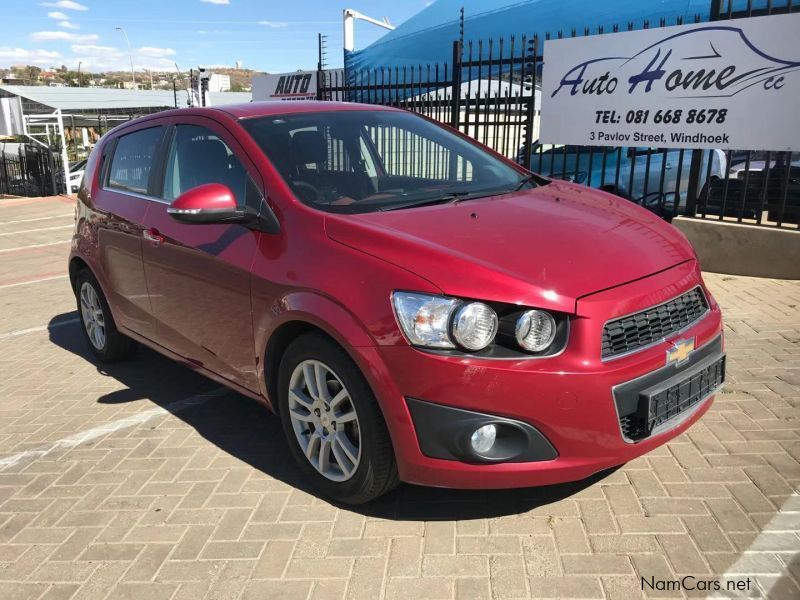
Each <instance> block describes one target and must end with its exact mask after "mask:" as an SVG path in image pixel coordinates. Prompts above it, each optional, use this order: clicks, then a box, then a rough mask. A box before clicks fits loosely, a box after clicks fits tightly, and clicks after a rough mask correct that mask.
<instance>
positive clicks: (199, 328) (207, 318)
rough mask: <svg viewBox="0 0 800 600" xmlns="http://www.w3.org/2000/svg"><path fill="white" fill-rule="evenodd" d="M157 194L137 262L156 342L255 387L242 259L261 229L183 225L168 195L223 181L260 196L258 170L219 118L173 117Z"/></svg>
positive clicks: (240, 193)
mask: <svg viewBox="0 0 800 600" xmlns="http://www.w3.org/2000/svg"><path fill="white" fill-rule="evenodd" d="M162 164H163V168H162V169H161V171H162V173H161V177H160V180H161V182H163V185H162V186H161V187H162V190H161V193H160V201H159V202H154V203H151V205H150V208H149V210H148V212H147V216H146V224H145V225H146V227H145V229H146V230H145V241H144V245H143V256H144V268H145V275H146V278H147V287H148V290H149V293H150V302H151V304H152V310H153V314H154V315H155V318H156V321H157V324H158V342H159V343H160V344H161V345H163V346H165V347H166V348H168V349H170V350H172V351H173V352H175V353H177V354H179V355H181V356H183V357H184V358H186V359H188V360H190V361H192V362H194V363H195V364H198V365H201V366H203V367H205V368H207V369H209V370H210V371H213V372H215V373H217V374H218V375H221V376H222V377H225V378H226V379H229V380H231V381H233V382H235V383H238V384H239V385H241V386H243V387H246V388H248V389H252V390H257V389H258V384H257V378H256V372H255V371H256V359H255V352H254V341H253V321H252V314H251V313H252V311H251V304H250V273H249V269H250V265H251V264H252V262H253V259H254V256H255V253H256V249H257V245H258V239H259V236H260V235H261V234H260V233H259V232H257V231H253V230H251V229H248V228H246V227H242V226H241V225H206V224H203V225H186V224H182V223H178V222H177V221H175V220H173V219H172V217H170V216H169V214H168V213H167V207H168V206H169V204H170V202H172V201H173V200H174V199H175V198H177V197H178V196H179V195H181V194H182V193H184V192H187V191H189V190H190V189H193V188H195V187H197V186H200V185H203V184H206V183H222V184H225V185H227V186H228V187H229V188H230V189H231V191H233V193H234V196H235V197H236V199H237V201H238V202H239V203H240V204H245V203H251V204H253V205H255V206H256V207H257V205H258V204H259V203H260V202H261V199H262V192H263V186H262V183H261V179H260V177H259V175H258V171H257V170H256V168H255V166H254V165H253V164H252V163H251V162H250V160H249V158H248V157H247V156H246V155H245V154H244V152H243V151H242V149H241V147H240V146H239V144H238V143H237V142H236V140H235V139H234V138H233V136H231V135H230V134H229V132H228V131H227V130H226V129H225V128H224V127H223V126H222V125H220V124H219V123H217V122H216V121H214V120H212V119H208V118H204V117H181V118H175V119H173V126H172V127H171V128H170V132H169V138H168V140H167V143H166V146H165V154H164V158H163V163H162Z"/></svg>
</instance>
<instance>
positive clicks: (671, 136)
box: [540, 13, 800, 150]
mask: <svg viewBox="0 0 800 600" xmlns="http://www.w3.org/2000/svg"><path fill="white" fill-rule="evenodd" d="M798 36H800V13H795V14H789V15H775V16H769V17H753V18H749V19H734V20H728V21H717V22H714V23H700V24H695V25H683V26H678V27H665V28H658V29H649V30H643V31H631V32H626V33H614V34H606V35H595V36H589V37H577V38H569V39H561V40H548V41H546V42H545V45H544V65H545V66H544V69H543V77H542V121H541V133H540V138H541V139H540V141H541V142H542V143H549V144H576V145H596V146H650V147H660V148H726V149H727V148H732V149H748V150H798V149H800V43H799V42H798Z"/></svg>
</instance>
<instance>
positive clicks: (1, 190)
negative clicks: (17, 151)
mask: <svg viewBox="0 0 800 600" xmlns="http://www.w3.org/2000/svg"><path fill="white" fill-rule="evenodd" d="M0 162H1V163H2V164H3V176H2V178H0V194H11V178H10V177H9V176H8V158H6V154H5V152H2V151H0Z"/></svg>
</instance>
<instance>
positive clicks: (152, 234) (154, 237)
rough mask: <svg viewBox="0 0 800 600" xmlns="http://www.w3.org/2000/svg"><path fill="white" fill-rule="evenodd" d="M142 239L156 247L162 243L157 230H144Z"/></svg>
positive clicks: (162, 238) (161, 237) (161, 236)
mask: <svg viewBox="0 0 800 600" xmlns="http://www.w3.org/2000/svg"><path fill="white" fill-rule="evenodd" d="M142 237H144V239H146V240H147V241H148V242H150V243H151V244H153V246H158V245H159V244H160V243H161V242H163V241H164V236H163V235H161V234H160V233H158V229H155V228H151V229H145V230H144V233H143V234H142Z"/></svg>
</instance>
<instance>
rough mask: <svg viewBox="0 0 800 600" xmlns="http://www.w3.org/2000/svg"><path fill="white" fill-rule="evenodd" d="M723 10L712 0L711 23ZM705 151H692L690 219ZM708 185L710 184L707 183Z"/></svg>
mask: <svg viewBox="0 0 800 600" xmlns="http://www.w3.org/2000/svg"><path fill="white" fill-rule="evenodd" d="M721 9H722V0H711V12H710V14H709V15H708V20H709V21H718V20H719V18H720V10H721ZM704 152H706V151H705V150H692V162H691V163H690V165H689V186H688V189H687V190H686V212H685V214H686V215H687V216H689V217H693V216H695V214H696V213H697V200H698V196H699V193H700V190H699V189H698V188H699V187H700V170H701V169H702V168H703V153H704ZM708 152H709V157H708V160H709V161H712V160H714V157H713V156H712V155H711V154H710V152H711V150H709V151H708ZM706 183H708V182H706ZM679 206H680V198H678V199H677V201H676V203H675V209H676V210H677V209H678V207H679ZM704 210H705V209H704Z"/></svg>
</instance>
